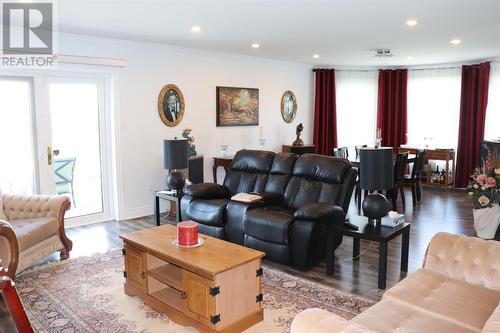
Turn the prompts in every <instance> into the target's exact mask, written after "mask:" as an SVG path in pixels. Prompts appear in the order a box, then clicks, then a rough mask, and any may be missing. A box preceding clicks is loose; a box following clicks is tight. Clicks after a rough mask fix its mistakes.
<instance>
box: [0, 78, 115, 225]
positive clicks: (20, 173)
mask: <svg viewBox="0 0 500 333" xmlns="http://www.w3.org/2000/svg"><path fill="white" fill-rule="evenodd" d="M16 80H17V81H16ZM16 80H11V81H8V78H5V80H4V79H3V78H2V77H0V90H2V89H1V88H2V87H3V86H2V85H6V86H9V87H11V89H17V91H18V98H16V99H15V100H13V101H12V102H11V104H13V105H15V107H16V108H17V109H19V110H21V111H22V112H18V111H16V113H12V112H10V111H9V112H7V111H0V112H1V113H0V123H2V124H4V125H5V127H8V128H10V130H11V132H13V133H20V134H18V135H17V136H16V134H13V135H14V137H13V140H12V142H14V143H13V146H14V147H12V149H11V150H13V151H16V152H17V153H16V158H15V160H13V159H9V160H10V161H9V163H7V166H6V167H3V169H2V166H0V172H1V173H2V177H1V178H0V187H2V188H3V190H4V191H5V192H16V193H19V192H25V193H29V192H32V193H40V194H61V195H66V196H68V197H69V198H70V199H71V202H72V207H71V210H70V211H68V212H67V213H66V218H67V219H68V225H79V224H85V223H91V222H96V221H103V220H106V219H109V218H110V215H111V214H110V200H109V183H108V177H107V175H108V163H107V161H108V159H107V149H106V147H107V137H108V136H107V135H106V131H107V126H106V117H105V111H104V110H105V107H104V105H105V82H104V79H103V78H89V77H78V76H74V77H69V76H64V77H63V76H47V75H39V76H33V77H30V78H16ZM13 82H20V83H18V85H22V88H19V87H18V88H15V87H14V83H13ZM21 83H23V84H21ZM26 96H29V97H26ZM0 97H1V96H0ZM19 97H20V98H19ZM26 99H28V100H27V101H26ZM0 100H1V98H0ZM0 103H2V102H0ZM25 104H27V105H25ZM0 107H2V105H1V104H0ZM17 109H16V110H17ZM13 110H14V109H13ZM21 116H22V117H21ZM21 130H22V131H21ZM1 135H2V134H0V136H1ZM11 135H12V133H11ZM19 138H23V140H21V141H20V142H17V139H19ZM0 139H3V138H0ZM4 142H5V141H4ZM21 145H22V147H21ZM28 147H30V148H31V149H28ZM2 164H3V163H2ZM20 165H22V168H20V167H19V166H20ZM21 180H22V181H21Z"/></svg>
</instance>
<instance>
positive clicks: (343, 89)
mask: <svg viewBox="0 0 500 333" xmlns="http://www.w3.org/2000/svg"><path fill="white" fill-rule="evenodd" d="M335 82H336V88H337V90H336V97H337V140H338V145H339V147H349V156H355V148H354V147H355V146H357V145H363V144H366V145H368V146H373V144H374V141H375V129H376V126H377V91H378V72H377V71H342V70H339V71H336V72H335Z"/></svg>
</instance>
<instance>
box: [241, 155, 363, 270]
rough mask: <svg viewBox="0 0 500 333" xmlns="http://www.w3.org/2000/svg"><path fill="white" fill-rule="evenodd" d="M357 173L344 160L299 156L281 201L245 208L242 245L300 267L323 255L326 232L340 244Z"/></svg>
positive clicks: (336, 245) (305, 268)
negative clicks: (336, 230) (341, 229)
mask: <svg viewBox="0 0 500 333" xmlns="http://www.w3.org/2000/svg"><path fill="white" fill-rule="evenodd" d="M356 176H357V171H356V170H355V169H353V168H352V167H351V164H350V163H349V161H348V160H346V159H343V158H335V157H329V156H321V155H313V154H305V155H302V156H300V157H299V159H298V160H297V162H296V163H295V166H294V169H293V174H292V176H291V178H290V180H289V181H288V183H287V186H286V190H285V192H284V195H283V200H282V201H281V203H280V204H277V205H275V204H274V205H268V206H265V207H261V208H256V209H252V210H250V211H248V212H246V214H245V217H244V219H243V232H244V234H245V239H244V245H245V246H248V247H251V248H254V249H257V250H261V251H263V252H266V258H268V259H270V260H272V261H275V262H279V263H282V264H286V265H292V266H294V267H297V268H299V269H302V270H307V269H309V268H311V267H312V266H313V265H314V264H315V263H316V262H317V261H318V260H320V259H322V258H324V257H325V254H326V236H327V231H329V230H331V231H333V232H334V235H335V239H334V246H335V248H336V247H338V246H339V245H340V244H341V242H342V233H341V232H335V229H339V228H341V227H342V223H343V221H344V218H345V213H346V212H347V209H348V207H349V202H350V199H351V195H352V192H353V189H354V185H355V181H356Z"/></svg>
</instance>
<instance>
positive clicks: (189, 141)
mask: <svg viewBox="0 0 500 333" xmlns="http://www.w3.org/2000/svg"><path fill="white" fill-rule="evenodd" d="M191 131H192V129H190V128H185V129H184V131H182V137H183V138H184V139H186V140H187V144H188V157H190V156H195V155H196V146H195V145H194V137H193V136H192V135H191Z"/></svg>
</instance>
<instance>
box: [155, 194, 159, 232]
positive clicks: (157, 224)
mask: <svg viewBox="0 0 500 333" xmlns="http://www.w3.org/2000/svg"><path fill="white" fill-rule="evenodd" d="M154 206H155V211H154V214H155V224H156V226H157V227H159V226H160V198H159V197H157V196H156V195H155V200H154Z"/></svg>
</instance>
